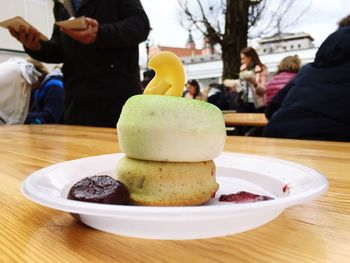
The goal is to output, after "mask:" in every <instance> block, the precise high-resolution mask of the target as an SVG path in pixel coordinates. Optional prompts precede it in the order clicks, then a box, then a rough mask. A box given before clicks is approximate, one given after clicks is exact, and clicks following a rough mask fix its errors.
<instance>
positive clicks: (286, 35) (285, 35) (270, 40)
mask: <svg viewBox="0 0 350 263" xmlns="http://www.w3.org/2000/svg"><path fill="white" fill-rule="evenodd" d="M303 38H308V39H310V40H311V41H314V39H313V37H312V36H310V35H309V34H308V33H305V32H298V33H281V34H276V35H274V36H271V37H266V38H262V39H261V40H259V43H260V44H267V43H273V42H280V41H281V40H295V39H303Z"/></svg>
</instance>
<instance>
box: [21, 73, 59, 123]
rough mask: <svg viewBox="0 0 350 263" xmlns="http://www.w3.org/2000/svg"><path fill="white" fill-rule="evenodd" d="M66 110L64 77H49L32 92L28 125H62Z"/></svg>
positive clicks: (27, 119)
mask: <svg viewBox="0 0 350 263" xmlns="http://www.w3.org/2000/svg"><path fill="white" fill-rule="evenodd" d="M63 110H64V90H63V77H62V76H59V75H52V76H50V75H48V76H47V77H46V78H45V79H44V80H43V83H42V84H41V85H40V87H39V88H38V89H36V90H34V91H33V92H32V97H31V102H30V108H29V112H28V115H27V118H26V121H25V123H26V124H45V123H61V122H62V119H63Z"/></svg>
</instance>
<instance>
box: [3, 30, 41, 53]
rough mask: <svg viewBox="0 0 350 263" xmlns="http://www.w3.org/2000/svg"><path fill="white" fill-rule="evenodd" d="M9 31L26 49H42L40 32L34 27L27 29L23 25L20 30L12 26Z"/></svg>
mask: <svg viewBox="0 0 350 263" xmlns="http://www.w3.org/2000/svg"><path fill="white" fill-rule="evenodd" d="M9 31H10V34H11V35H12V36H13V37H14V38H16V39H17V40H18V41H19V42H21V43H22V44H23V46H24V47H25V48H26V49H29V50H31V51H38V50H40V48H41V44H40V33H39V31H37V30H36V29H35V28H34V27H29V29H28V30H26V28H25V27H24V26H21V27H20V28H19V31H18V32H17V31H15V30H14V29H13V28H11V27H10V28H9Z"/></svg>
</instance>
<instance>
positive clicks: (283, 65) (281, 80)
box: [266, 55, 301, 105]
mask: <svg viewBox="0 0 350 263" xmlns="http://www.w3.org/2000/svg"><path fill="white" fill-rule="evenodd" d="M300 66H301V61H300V59H299V57H298V56H297V55H295V56H287V57H285V58H283V59H282V60H281V62H280V63H279V64H278V66H277V72H276V75H275V76H273V78H272V79H270V81H269V82H268V83H267V85H266V105H268V104H269V103H270V101H271V99H272V98H273V97H274V96H275V95H276V94H277V93H278V92H279V91H280V90H281V89H282V88H283V87H284V86H285V85H286V84H287V83H288V82H289V81H290V80H291V79H293V78H294V77H295V76H296V74H297V73H298V72H299V70H300Z"/></svg>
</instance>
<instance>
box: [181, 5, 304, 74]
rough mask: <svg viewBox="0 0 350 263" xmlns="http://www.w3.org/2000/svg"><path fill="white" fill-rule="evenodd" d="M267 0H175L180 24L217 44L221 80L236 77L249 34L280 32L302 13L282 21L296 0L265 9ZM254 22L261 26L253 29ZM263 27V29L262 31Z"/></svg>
mask: <svg viewBox="0 0 350 263" xmlns="http://www.w3.org/2000/svg"><path fill="white" fill-rule="evenodd" d="M271 1H273V0H220V1H218V0H196V1H188V0H178V3H179V5H180V7H181V10H182V18H181V19H180V23H181V24H182V26H183V27H184V28H186V29H188V30H193V29H196V30H197V31H199V32H200V33H201V34H202V35H203V37H204V38H205V39H206V41H207V42H208V43H209V45H210V46H211V48H212V50H214V48H215V46H219V49H220V50H221V57H222V61H223V73H222V77H223V79H225V78H237V76H238V73H239V70H240V52H241V50H242V49H243V48H244V47H246V46H247V40H248V37H249V35H251V36H254V37H257V36H262V35H264V33H265V34H266V32H269V34H270V35H271V34H272V33H271V32H275V33H281V32H282V31H283V30H284V29H285V28H287V27H288V26H291V25H292V24H294V23H295V22H296V21H297V20H298V19H299V18H300V17H301V15H302V13H301V12H299V15H298V16H296V15H295V14H294V15H295V17H294V18H293V19H291V20H289V21H288V22H286V21H285V18H286V17H287V15H288V14H289V13H290V12H291V11H293V8H294V7H295V5H296V2H299V1H295V0H282V1H279V4H277V5H276V4H275V6H276V9H268V8H267V4H268V2H271ZM294 10H295V9H294ZM296 17H298V19H296ZM261 21H263V23H261ZM258 22H260V23H261V25H260V28H259V30H256V25H257V23H258ZM263 27H265V29H263V30H262V29H261V28H263ZM271 28H273V29H274V30H271ZM250 31H251V32H250ZM249 33H250V34H249Z"/></svg>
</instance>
